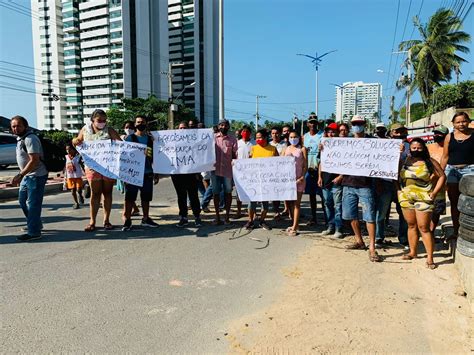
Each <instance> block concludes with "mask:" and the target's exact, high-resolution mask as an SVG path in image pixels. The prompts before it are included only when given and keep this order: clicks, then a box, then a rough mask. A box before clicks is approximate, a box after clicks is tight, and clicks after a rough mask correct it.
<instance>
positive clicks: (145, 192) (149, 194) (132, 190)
mask: <svg viewBox="0 0 474 355" xmlns="http://www.w3.org/2000/svg"><path fill="white" fill-rule="evenodd" d="M138 191H140V199H141V201H142V202H150V201H151V200H152V199H153V174H145V176H144V177H143V186H141V187H140V186H136V185H132V184H125V201H131V202H135V201H136V200H137V196H138Z"/></svg>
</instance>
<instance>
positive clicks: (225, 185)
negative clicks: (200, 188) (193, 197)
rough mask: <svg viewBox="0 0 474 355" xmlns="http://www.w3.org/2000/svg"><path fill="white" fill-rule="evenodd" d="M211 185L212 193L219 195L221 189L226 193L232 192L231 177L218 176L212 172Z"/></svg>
mask: <svg viewBox="0 0 474 355" xmlns="http://www.w3.org/2000/svg"><path fill="white" fill-rule="evenodd" d="M211 185H212V192H213V193H214V195H219V194H220V193H221V191H222V190H224V193H226V194H230V193H231V192H232V178H228V177H224V176H218V175H216V174H215V173H214V172H212V174H211Z"/></svg>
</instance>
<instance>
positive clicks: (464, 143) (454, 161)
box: [441, 112, 474, 239]
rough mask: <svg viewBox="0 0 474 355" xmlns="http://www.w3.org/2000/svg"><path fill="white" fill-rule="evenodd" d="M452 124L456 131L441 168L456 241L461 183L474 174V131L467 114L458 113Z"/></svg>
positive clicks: (450, 136)
mask: <svg viewBox="0 0 474 355" xmlns="http://www.w3.org/2000/svg"><path fill="white" fill-rule="evenodd" d="M451 122H452V123H453V127H454V130H453V132H452V133H451V134H448V135H447V136H446V138H445V141H444V147H443V157H442V159H441V167H442V168H443V169H445V172H446V176H447V183H448V184H447V185H448V197H449V201H450V202H451V218H452V220H453V227H454V234H453V236H452V237H450V238H449V239H456V238H457V237H458V232H459V210H458V201H459V195H460V192H459V182H460V181H461V178H462V177H463V176H464V175H468V174H474V133H473V132H474V129H472V128H469V124H470V122H471V119H470V118H469V115H468V114H467V113H466V112H457V113H456V114H455V115H454V116H453V119H452V120H451Z"/></svg>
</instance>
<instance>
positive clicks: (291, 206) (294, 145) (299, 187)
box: [283, 130, 308, 236]
mask: <svg viewBox="0 0 474 355" xmlns="http://www.w3.org/2000/svg"><path fill="white" fill-rule="evenodd" d="M288 143H289V145H288V147H287V148H286V149H285V151H284V152H283V155H284V156H286V157H294V158H295V170H296V172H295V177H296V200H295V201H287V203H288V211H289V213H290V216H291V219H292V221H293V224H292V225H291V226H290V227H288V228H287V230H286V232H287V234H288V235H290V236H296V235H297V234H298V232H299V219H300V212H301V198H302V197H303V193H304V188H305V183H306V182H305V176H306V170H307V167H306V164H307V160H308V157H307V156H306V148H305V147H303V146H302V145H301V137H300V136H299V134H298V132H296V131H295V130H291V131H290V133H289V136H288Z"/></svg>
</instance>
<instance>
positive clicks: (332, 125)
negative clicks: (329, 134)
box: [326, 122, 339, 131]
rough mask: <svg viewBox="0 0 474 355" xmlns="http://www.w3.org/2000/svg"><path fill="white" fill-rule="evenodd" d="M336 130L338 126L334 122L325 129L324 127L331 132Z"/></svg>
mask: <svg viewBox="0 0 474 355" xmlns="http://www.w3.org/2000/svg"><path fill="white" fill-rule="evenodd" d="M338 128H339V126H338V124H337V123H336V122H333V123H331V124H329V125H327V127H326V129H328V130H329V129H330V130H332V131H337V130H338Z"/></svg>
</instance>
